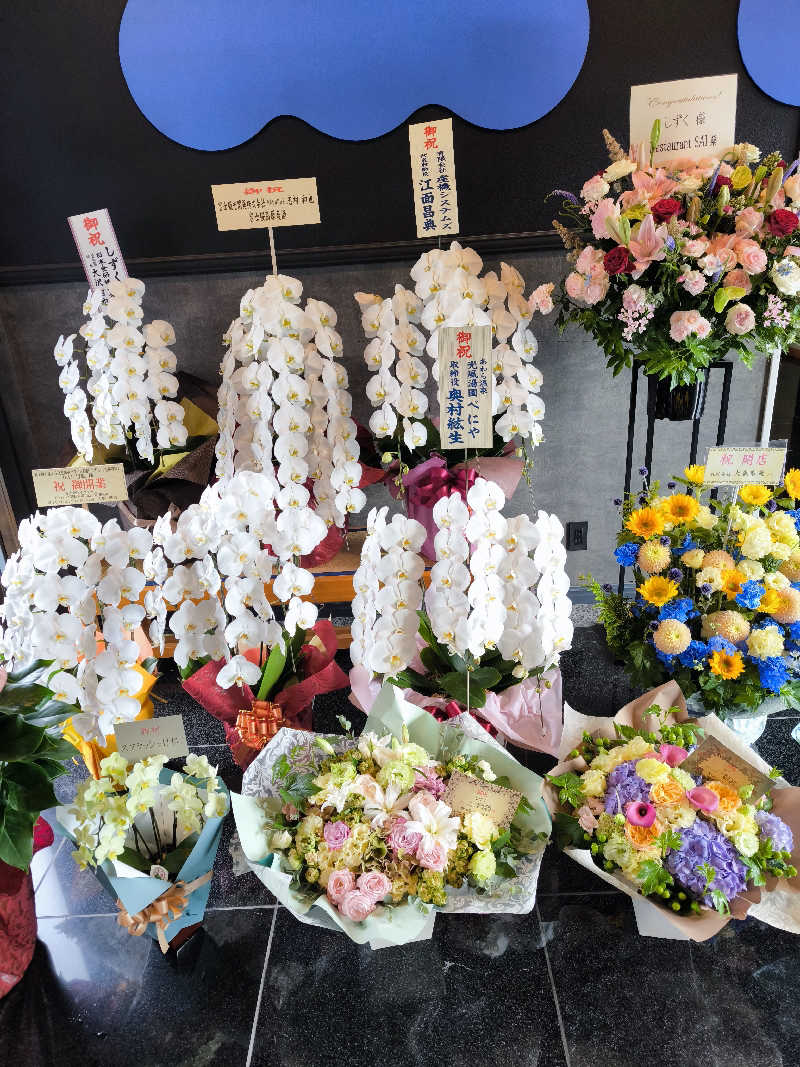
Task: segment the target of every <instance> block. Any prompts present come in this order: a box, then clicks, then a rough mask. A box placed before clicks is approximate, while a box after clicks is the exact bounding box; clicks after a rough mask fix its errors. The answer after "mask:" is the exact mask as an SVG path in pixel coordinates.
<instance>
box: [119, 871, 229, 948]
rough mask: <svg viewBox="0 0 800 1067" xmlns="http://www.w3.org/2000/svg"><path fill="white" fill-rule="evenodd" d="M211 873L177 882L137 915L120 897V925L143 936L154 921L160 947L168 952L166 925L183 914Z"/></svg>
mask: <svg viewBox="0 0 800 1067" xmlns="http://www.w3.org/2000/svg"><path fill="white" fill-rule="evenodd" d="M211 874H212V872H211V871H208V872H207V873H206V874H204V875H202V877H200V878H195V879H194V881H193V882H176V883H175V885H172V886H170V887H169V889H167V890H165V892H163V893H162V894H161V896H160V897H156V899H155V900H154V901H153V902H152V904H148V905H147V907H146V908H142V910H141V911H137V912H136V914H135V915H129V914H128V911H127V909H126V908H125V905H124V904H123V903H122V901H121V900H119V898H118V899H117V907H118V908H119V915H118V916H117V922H118V923H119V925H120V926H124V927H125V929H126V930H127V931H128V933H129V934H133V936H134V937H141V936H142V934H143V933H144V932H145V931H146V930H147V927H148V926H149V925H150V923H153V925H154V926H155V928H156V934H157V936H158V944H159V947H160V949H161V951H162V953H163V952H167V951H168V950H169V942H168V941H167V935H166V934H165V932H164V931H165V929H166V927H167V926H169V924H170V923H173V922H175V920H176V919H179V918H180V917H181V915H183V913H184V911H185V910H186V907H187V905H188V903H189V897H190V896H191V895H192V893H194V891H195V889H199V888H200V886H201V885H205V884H206V882H207V881H209V879H210V878H211Z"/></svg>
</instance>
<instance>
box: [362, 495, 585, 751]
mask: <svg viewBox="0 0 800 1067" xmlns="http://www.w3.org/2000/svg"><path fill="white" fill-rule="evenodd" d="M504 504H505V496H504V494H503V492H502V490H501V489H500V487H499V486H497V485H496V484H494V483H493V482H489V481H487V480H486V479H483V478H478V479H477V480H476V482H475V483H474V484H473V485H472V486H471V488H470V489H469V490H468V491H467V494H466V500H464V499H462V497H461V496H460V495H459V494H457V493H451V494H450V495H449V496H447V497H443V498H442V499H441V500H439V501H438V502H437V503H436V504H435V506H434V509H433V520H434V523H435V524H436V527H437V533H436V536H435V538H434V548H435V554H436V562H435V564H434V566H433V567H432V568H431V571H430V585H429V587H428V589H427V591H426V592H424V593H423V585H422V577H423V573H424V571H425V562H424V560H423V558H422V556H421V555H420V549H421V547H422V544H423V542H424V540H425V537H426V530H425V527H423V526H422V525H421V524H420V523H418V522H417V521H415V520H414V519H408V518H405V517H404V516H402V515H394V516H393V517H392V519H391V521H390V522H387V521H386V509H385V508H384V509H382V510H381V511H375V510H373V511H372V512H371V513H370V516H369V519H368V523H367V537H366V540H365V542H364V547H363V549H362V553H361V565H360V567H359V569H358V571H357V572H356V574H355V576H354V579H353V586H354V589H355V594H356V595H355V597H354V599H353V625H352V634H353V642H352V645H351V646H350V655H351V659H352V661H353V664H354V669H353V672H352V673H351V685H352V688H353V691H354V697H355V699H356V701H357V702H358V704H359V705H360V706H361V707H362V709H363V710H365V711H368V710H369V706H370V704H371V701H372V700H373V699H374V697H375V695H376V693H377V691H378V689H379V687H380V681H372V678H373V676H377V677H378V679H379V680H385V681H393V682H394V683H395V684H396V685H398V686H400V687H402V688H404V689H406V698H407V699H410V700H416V701H419V702H420V703H421V704H422V705H423V706H426V707H431V708H433V709H436V708H437V707H441V706H443V705H445V706H446V705H447V704H448V703H449V702H450V701H456V702H457V703H458V705H459V707H460V708H464V709H466V710H468V711H471V712H475V713H476V714H477V715H478V716H479V717H480V718H482V719H484V720H486V721H487V722H488V723H490V724H491V725H492V726H494V727H495V728H496V729H497V730H498V731H499V732H500V733H502V734H503V735H505V736H506V737H508V738H509V739H511V740H513V741H515V742H516V743H518V744H522V745H525V746H526V747H532V748H539V749H543V750H544V751H548V750H552V749H553V746H554V745H555V746H557V744H558V738H559V736H560V727H561V707H560V688H559V687H558V685H555V686H554V683H556V682H557V681H558V672H557V671H556V669H555V668H556V667H557V664H558V659H559V655H560V653H561V652H562V651H563V650H565V649H567V648H569V645H570V641H571V638H572V623H571V622H570V618H569V615H570V612H571V610H572V604H571V602H570V600H569V597H568V595H567V593H568V589H569V579H568V577H567V574H566V572H565V570H564V563H565V560H566V552H565V549H564V546H563V544H562V538H563V532H564V531H563V527H562V526H561V523H560V522H559V521H558V519H557V518H556V516H554V515H548V514H546V513H545V512H544V511H540V512H539V517H538V519H537V521H536V522H533V521H532V520H531V519H530V518H529V517H528V516H527V515H517V516H514V517H513V518H508V519H507V518H506V517H505V516H504V515H503V514H502V509H503V506H504ZM423 604H424V610H423Z"/></svg>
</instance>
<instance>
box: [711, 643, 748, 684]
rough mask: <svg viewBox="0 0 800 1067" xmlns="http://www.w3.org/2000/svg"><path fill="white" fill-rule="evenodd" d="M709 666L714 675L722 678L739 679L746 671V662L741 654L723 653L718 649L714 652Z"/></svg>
mask: <svg viewBox="0 0 800 1067" xmlns="http://www.w3.org/2000/svg"><path fill="white" fill-rule="evenodd" d="M709 666H710V668H711V673H712V674H718V675H719V676H720V678H727V679H734V678H738V677H739V675H740V674H741V673H742V671H743V670H744V660H743V659H742V654H741V652H733V653H730V652H723V651H722V650H721V649H717V651H716V652H712V654H711V659H710V660H709Z"/></svg>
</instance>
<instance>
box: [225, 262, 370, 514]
mask: <svg viewBox="0 0 800 1067" xmlns="http://www.w3.org/2000/svg"><path fill="white" fill-rule="evenodd" d="M302 293H303V286H302V284H301V283H300V282H299V281H298V279H296V278H289V277H287V276H285V275H276V276H270V277H268V278H267V279H266V280H265V282H264V284H263V285H262V286H259V287H258V288H257V289H250V290H248V292H247V293H245V295H244V296H243V298H242V301H241V309H240V315H239V317H238V318H237V319H235V320H234V321H233V322H232V323H231V325H230V327H229V330H228V332H227V334H226V336H225V338H224V341H225V343H226V345H227V350H226V352H225V356H224V358H223V361H222V384H221V386H220V389H219V423H220V438H219V441H218V443H217V450H216V453H217V467H216V469H217V477H218V478H219V479H221V480H223V481H224V480H227V479H229V478H231V477H232V476H233V474H234V472H236V471H256V472H265V471H270V472H271V471H272V470H273V468H274V471H275V477H276V478H277V480H278V483H279V484H280V486H281V488H282V489H289V488H291V489H292V491H297V490H302V491H303V493H302V495H305V497H306V500H310V499H312V496H313V501H314V506H315V508H316V511H317V514H318V515H319V516H320V517H321V518H322V519H324V521H325V523H326V525H327V526H336V527H343V526H344V525H345V522H346V520H347V517H348V516H349V515H350V514H352V513H354V512H358V511H360V510H361V509H362V508H363V507H364V504H365V503H366V497H365V496H364V493H363V492H362V491H361V489H360V488H359V486H360V483H361V478H362V470H361V464H360V463H359V462H358V460H359V452H360V449H359V445H358V443H357V440H356V430H357V427H356V424H355V422H354V420H353V418H352V417H351V414H352V403H353V402H352V397H351V396H350V393H349V391H348V389H347V384H348V381H347V372H346V371H345V369H344V367H343V366H342V364H341V362H340V359H341V354H342V338H341V336H340V335H339V333H337V331H336V328H335V327H336V321H337V319H336V312H335V311H334V309H333V308H332V307H331V306H330V305H329V304H326V303H324V302H323V301H321V300H314V299H308V300H307V301H306V305H305V308H301V307H300V300H301V297H302ZM281 506H282V505H281V504H280V503H279V507H281Z"/></svg>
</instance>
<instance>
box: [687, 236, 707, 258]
mask: <svg viewBox="0 0 800 1067" xmlns="http://www.w3.org/2000/svg"><path fill="white" fill-rule="evenodd" d="M707 248H708V241H707V240H706V239H705V237H698V238H696V239H695V240H693V241H684V242H683V244H682V245H681V252H682V253H683V255H684V256H689V257H690V258H691V259H696V258H697V257H698V256H702V255H703V253H704V252H705V251H706V249H707Z"/></svg>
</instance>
